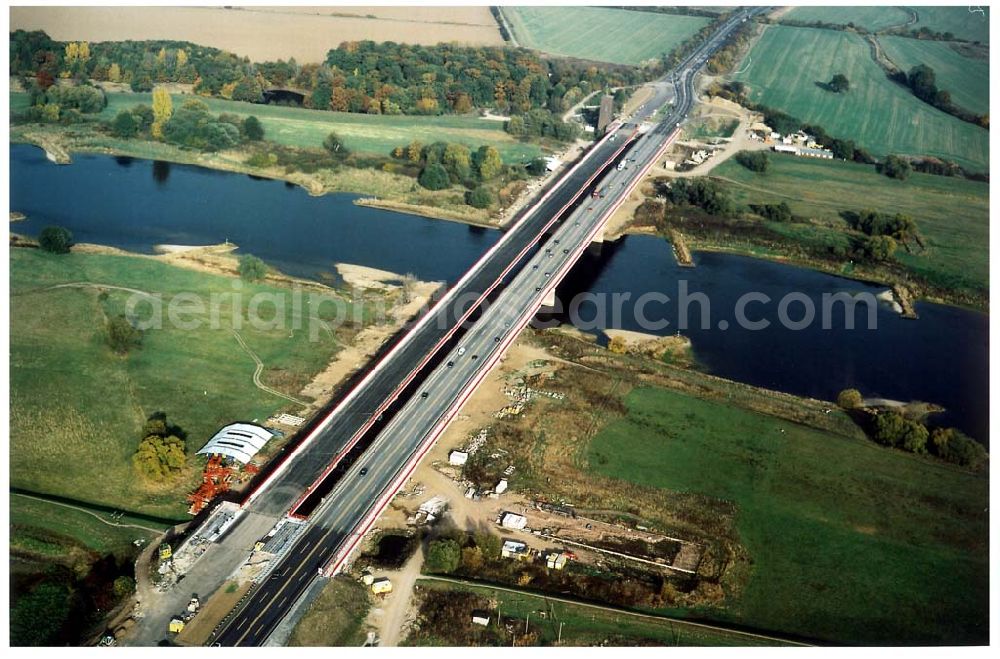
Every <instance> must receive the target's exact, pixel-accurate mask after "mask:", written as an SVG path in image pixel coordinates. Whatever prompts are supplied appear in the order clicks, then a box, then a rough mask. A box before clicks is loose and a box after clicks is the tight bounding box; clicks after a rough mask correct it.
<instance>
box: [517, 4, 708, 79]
mask: <svg viewBox="0 0 1000 659" xmlns="http://www.w3.org/2000/svg"><path fill="white" fill-rule="evenodd" d="M503 12H504V15H505V16H506V17H507V20H508V21H509V22H510V24H511V28H512V29H513V30H514V36H515V37H516V38H517V41H518V43H519V44H520V45H522V46H525V47H527V48H534V49H537V50H540V51H542V52H546V53H552V54H553V55H564V56H567V57H580V58H583V59H591V60H597V61H600V62H611V63H613V64H633V65H635V64H641V63H642V62H644V61H646V60H648V59H654V58H658V57H661V56H662V55H664V54H666V53H669V52H670V51H671V50H673V49H674V48H675V47H676V46H678V45H679V44H680V43H681V42H683V41H684V40H685V39H687V38H688V37H690V36H691V35H693V34H695V33H696V32H697V31H698V30H700V29H701V28H702V27H704V26H705V25H707V24H708V22H709V19H707V18H703V17H700V16H680V15H673V14H657V13H651V12H641V11H626V10H623V9H607V8H601V7H504V9H503Z"/></svg>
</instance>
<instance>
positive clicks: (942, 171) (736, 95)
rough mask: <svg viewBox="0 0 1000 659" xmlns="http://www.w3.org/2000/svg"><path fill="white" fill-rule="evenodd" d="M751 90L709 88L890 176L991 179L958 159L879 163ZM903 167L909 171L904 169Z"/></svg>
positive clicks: (777, 126)
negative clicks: (752, 94)
mask: <svg viewBox="0 0 1000 659" xmlns="http://www.w3.org/2000/svg"><path fill="white" fill-rule="evenodd" d="M748 91H749V90H748V89H747V86H746V85H745V84H744V83H742V82H739V81H732V82H726V83H712V84H711V85H709V87H708V89H707V90H706V92H707V94H708V95H709V96H710V97H711V96H718V97H720V98H725V99H727V100H730V101H733V102H734V103H739V104H740V105H742V106H743V107H745V108H747V109H749V110H753V111H754V112H759V113H760V114H762V115H763V118H764V123H765V124H767V125H768V126H769V127H770V128H771V129H772V130H774V131H776V132H778V133H781V134H782V135H788V134H790V133H794V132H796V131H799V130H801V131H803V132H805V133H808V134H810V135H812V136H813V137H814V138H815V140H816V143H817V144H819V145H821V146H823V147H824V148H826V149H829V150H830V151H831V152H832V153H833V157H834V158H838V159H841V160H847V161H852V162H857V163H861V164H864V165H875V164H881V165H882V167H881V168H880V170H881V171H882V173H884V174H886V175H887V176H890V177H891V178H900V179H905V178H906V176H907V175H909V170H911V169H912V170H913V171H918V172H924V173H927V174H935V175H939V176H962V177H964V178H967V179H970V180H973V181H986V180H989V176H988V174H986V173H982V172H972V171H969V170H967V169H965V168H964V167H962V166H961V165H959V164H958V163H955V162H952V161H950V160H944V159H941V158H935V157H931V156H923V157H919V158H913V157H906V158H904V157H903V156H894V155H889V156H887V157H886V158H885V159H884V160H883V162H882V163H880V162H879V160H878V159H877V158H876V157H875V156H874V155H872V153H871V152H870V151H868V150H867V149H865V148H864V147H862V146H860V145H858V144H857V143H856V142H855V141H854V140H851V139H842V138H838V137H834V136H832V135H830V134H829V133H827V132H826V130H825V129H824V128H823V127H822V126H819V125H817V124H810V123H807V122H804V121H802V120H801V119H799V118H797V117H794V116H792V115H790V114H788V113H787V112H783V111H781V110H778V109H776V108H772V107H770V106H767V105H763V104H760V103H755V102H754V101H752V100H750V98H749V96H748ZM890 159H894V160H893V162H892V164H890V165H889V166H888V168H887V167H885V163H886V162H888V161H889V160H890ZM902 162H905V163H906V165H901V163H902ZM897 165H899V166H900V167H901V169H897V168H896V166H897ZM903 169H905V170H906V171H905V172H904V171H902V170H903Z"/></svg>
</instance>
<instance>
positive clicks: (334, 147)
mask: <svg viewBox="0 0 1000 659" xmlns="http://www.w3.org/2000/svg"><path fill="white" fill-rule="evenodd" d="M323 148H324V149H326V150H327V151H328V152H330V155H333V156H338V157H341V158H346V157H347V156H349V155H351V151H350V150H349V149H348V148H347V147H346V146H344V141H343V140H341V139H340V136H339V135H337V134H336V133H330V134H329V135H327V136H326V137H325V138H323Z"/></svg>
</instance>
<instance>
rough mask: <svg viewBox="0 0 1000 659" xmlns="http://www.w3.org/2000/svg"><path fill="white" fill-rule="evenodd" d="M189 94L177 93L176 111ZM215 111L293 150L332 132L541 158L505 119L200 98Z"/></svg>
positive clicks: (380, 146)
mask: <svg viewBox="0 0 1000 659" xmlns="http://www.w3.org/2000/svg"><path fill="white" fill-rule="evenodd" d="M188 98H190V97H188V96H181V95H174V96H173V100H174V107H180V105H181V104H182V103H183V102H184V101H185V100H187V99H188ZM151 100H152V97H151V95H150V94H109V95H108V107H107V108H105V109H104V111H103V112H102V113H101V118H102V119H108V120H110V119H113V118H114V116H115V115H116V114H117V113H118V111H119V110H121V109H122V108H130V107H132V106H133V105H136V104H138V103H145V104H147V105H148V104H150V103H151ZM201 100H203V101H205V103H207V104H208V107H209V108H211V110H212V112H215V113H221V112H230V113H233V114H238V115H241V116H246V115H250V114H252V115H254V116H256V117H257V118H258V119H260V120H261V123H262V124H264V131H265V139H268V140H272V141H274V142H278V143H279V144H285V145H288V146H295V147H313V148H320V147H322V146H323V138H325V137H326V136H327V135H328V134H329V133H330V132H331V131H336V132H337V134H338V135H340V136H341V137H342V138H343V139H344V142H345V143H346V144H347V146H348V148H350V149H351V150H353V151H369V152H373V153H378V154H380V155H383V156H387V155H389V152H390V151H392V149H393V148H395V147H397V146H401V145H406V144H409V143H410V142H412V141H413V140H417V141H419V142H423V143H424V144H430V143H431V142H436V141H439V140H440V141H442V142H462V143H464V144H467V145H468V146H470V147H473V148H478V147H479V146H481V145H483V144H489V145H492V146H495V147H496V148H497V149H498V150H499V151H500V155H501V156H503V158H504V160H505V161H506V162H522V161H528V160H530V159H532V158H534V157H535V156H537V155H539V153H540V151H539V148H538V146H537V145H535V144H525V143H521V142H518V141H517V140H515V139H514V138H513V137H511V136H510V135H509V134H507V133H506V132H504V129H503V122H502V121H492V120H489V119H480V118H478V117H468V116H460V117H456V116H448V115H445V116H440V117H411V116H399V115H396V116H393V115H371V114H356V113H349V112H323V111H319V110H307V109H305V108H292V107H282V106H277V105H259V104H255V103H242V102H239V101H227V100H225V99H221V98H201Z"/></svg>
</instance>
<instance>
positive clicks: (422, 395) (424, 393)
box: [420, 357, 475, 398]
mask: <svg viewBox="0 0 1000 659" xmlns="http://www.w3.org/2000/svg"><path fill="white" fill-rule="evenodd" d="M473 359H475V357H473ZM427 396H428V393H427V392H426V391H424V392H422V393H421V394H420V397H421V398H427Z"/></svg>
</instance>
